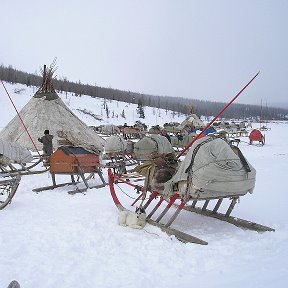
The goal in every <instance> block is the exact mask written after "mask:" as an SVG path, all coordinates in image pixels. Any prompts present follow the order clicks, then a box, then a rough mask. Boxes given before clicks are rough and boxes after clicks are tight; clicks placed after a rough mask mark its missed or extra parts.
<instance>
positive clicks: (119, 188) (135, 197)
mask: <svg viewBox="0 0 288 288" xmlns="http://www.w3.org/2000/svg"><path fill="white" fill-rule="evenodd" d="M114 184H115V185H116V186H117V187H118V188H119V189H120V191H121V192H122V193H123V194H125V195H126V196H127V197H129V198H130V199H133V200H135V199H137V198H136V197H135V198H134V197H132V196H130V195H129V194H127V193H125V192H124V191H123V189H122V188H121V187H120V186H119V185H118V184H116V183H114ZM148 198H149V197H148ZM148 198H146V199H148ZM146 199H144V200H146Z"/></svg>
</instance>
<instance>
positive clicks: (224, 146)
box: [163, 136, 256, 199]
mask: <svg viewBox="0 0 288 288" xmlns="http://www.w3.org/2000/svg"><path fill="white" fill-rule="evenodd" d="M208 139H209V140H208ZM198 149H199V150H198ZM197 150H198V151H197ZM196 151H197V152H196ZM192 158H193V159H194V161H193V163H192V165H190V164H191V160H192ZM245 160H246V159H245ZM246 161H247V160H246ZM247 163H248V161H247ZM248 165H249V167H250V170H251V172H247V171H246V169H245V167H244V165H243V163H242V162H241V160H240V158H239V156H238V155H236V153H235V152H234V151H233V150H232V148H231V147H230V146H229V144H228V143H227V142H225V141H224V140H222V139H220V138H212V137H208V136H205V137H203V138H201V139H199V140H197V141H195V143H193V145H192V146H191V148H190V150H189V152H188V153H187V155H186V156H185V158H184V160H183V161H182V162H181V163H180V165H179V167H178V168H177V172H176V173H175V174H174V175H173V177H172V178H171V179H170V180H169V181H167V182H165V184H164V192H163V193H164V194H166V195H172V194H173V193H174V190H175V187H177V190H178V192H179V193H180V194H190V195H191V196H192V197H193V198H198V199H201V198H203V199H205V198H214V197H215V198H216V197H220V196H223V197H226V196H228V195H230V196H233V195H244V194H246V193H247V192H250V193H252V192H253V189H254V186H255V180H256V170H255V169H254V168H253V167H252V165H251V164H250V163H248ZM189 166H190V167H189ZM188 167H189V168H190V169H187V168H188ZM188 175H189V178H188ZM187 179H188V181H187ZM187 184H188V189H187Z"/></svg>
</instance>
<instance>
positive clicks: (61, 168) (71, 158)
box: [33, 146, 106, 194]
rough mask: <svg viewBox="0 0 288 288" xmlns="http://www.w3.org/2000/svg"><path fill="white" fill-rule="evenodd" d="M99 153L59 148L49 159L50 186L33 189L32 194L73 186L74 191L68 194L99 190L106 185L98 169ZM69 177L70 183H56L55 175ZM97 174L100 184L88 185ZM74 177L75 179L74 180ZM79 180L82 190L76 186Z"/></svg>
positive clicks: (73, 148)
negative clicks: (81, 183)
mask: <svg viewBox="0 0 288 288" xmlns="http://www.w3.org/2000/svg"><path fill="white" fill-rule="evenodd" d="M99 155H100V153H98V154H97V153H95V152H92V151H88V150H86V149H84V148H83V147H75V146H61V147H59V148H58V149H57V150H56V151H55V152H54V153H53V154H52V155H51V156H50V159H49V171H50V173H51V176H52V185H49V186H44V187H39V188H36V189H33V191H34V192H41V191H45V190H52V189H55V188H58V187H63V186H69V185H73V186H76V189H75V190H72V191H69V192H68V193H69V194H75V193H78V192H85V191H87V190H88V189H91V188H101V187H104V186H105V185H106V182H105V180H104V177H103V174H102V171H101V168H100V157H99ZM57 174H58V175H69V176H70V177H71V182H65V183H59V184H57V183H56V175H57ZM87 174H88V175H87ZM95 174H97V175H98V176H99V178H100V180H101V182H102V183H101V184H97V185H92V186H91V185H89V183H88V180H90V179H92V178H95V177H94V176H95ZM75 177H76V179H75ZM80 179H81V180H82V181H83V183H84V184H85V187H84V188H78V187H77V184H78V183H80Z"/></svg>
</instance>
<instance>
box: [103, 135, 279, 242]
mask: <svg viewBox="0 0 288 288" xmlns="http://www.w3.org/2000/svg"><path fill="white" fill-rule="evenodd" d="M176 161H177V160H176V159H175V158H173V155H167V154H166V155H158V157H155V158H154V159H153V160H152V161H150V162H148V163H147V162H146V163H144V164H142V165H139V166H138V167H136V171H138V172H139V175H142V176H143V175H145V182H144V184H143V185H142V186H139V185H135V184H134V183H131V182H130V181H127V179H123V178H121V177H119V176H117V175H114V174H113V173H112V171H111V170H109V187H110V192H111V195H112V198H113V200H114V203H115V205H116V206H117V208H118V209H120V210H122V209H123V205H122V204H121V203H120V201H119V198H118V197H117V195H116V189H115V184H117V185H118V186H120V185H119V184H126V185H129V186H132V187H134V189H135V190H136V191H137V192H138V193H139V194H140V195H139V196H138V197H137V199H136V200H135V201H134V202H133V203H132V204H131V205H132V206H133V205H135V204H136V203H137V202H138V201H141V200H142V201H141V204H140V207H143V208H144V209H145V210H146V213H147V215H148V216H147V222H148V223H150V224H152V225H156V226H158V227H160V228H161V229H162V230H163V231H166V232H167V233H168V234H173V235H175V237H176V238H178V239H179V240H181V241H184V242H192V243H197V244H207V242H206V241H203V240H201V239H199V238H197V237H194V236H191V235H188V234H186V233H183V232H180V231H178V230H176V229H173V228H171V225H172V223H173V222H174V221H175V219H176V218H177V217H178V215H179V213H180V212H181V211H182V210H186V211H189V212H195V213H198V214H201V215H205V216H208V217H213V218H217V219H219V220H221V221H225V222H227V223H230V224H233V225H236V226H238V227H241V228H243V229H249V230H254V231H258V232H264V231H274V229H273V228H270V227H267V226H264V225H260V224H257V223H254V222H251V221H247V220H244V219H240V218H235V217H233V216H231V213H232V211H233V209H234V207H235V205H236V203H237V201H238V200H239V199H240V197H242V196H244V195H246V194H247V193H252V192H253V189H254V185H255V175H256V171H255V169H254V168H253V167H252V165H251V164H250V163H249V162H248V161H247V160H246V159H245V157H244V156H243V155H242V153H241V151H240V150H239V149H238V147H232V148H231V147H230V145H229V144H228V143H227V142H226V141H224V140H223V139H220V138H213V137H207V136H206V137H203V138H201V139H199V140H197V141H195V143H194V144H193V145H192V146H191V149H190V151H189V152H188V153H187V155H186V157H185V159H184V160H183V161H182V162H181V163H180V164H177V163H176ZM173 169H174V172H173ZM167 175H168V176H167ZM123 190H124V189H123ZM148 195H149V196H148ZM227 202H229V205H228V208H226V209H225V211H224V213H223V212H219V211H220V210H222V209H224V208H225V207H226V205H227ZM224 203H225V204H224ZM199 204H200V205H199ZM210 206H212V208H211V209H208V208H210ZM223 207H224V208H223ZM154 215H156V217H155V219H152V217H153V216H154ZM164 216H165V217H164ZM167 217H168V220H166V222H165V224H163V223H161V222H160V221H161V220H162V219H165V218H167ZM171 229H172V230H171Z"/></svg>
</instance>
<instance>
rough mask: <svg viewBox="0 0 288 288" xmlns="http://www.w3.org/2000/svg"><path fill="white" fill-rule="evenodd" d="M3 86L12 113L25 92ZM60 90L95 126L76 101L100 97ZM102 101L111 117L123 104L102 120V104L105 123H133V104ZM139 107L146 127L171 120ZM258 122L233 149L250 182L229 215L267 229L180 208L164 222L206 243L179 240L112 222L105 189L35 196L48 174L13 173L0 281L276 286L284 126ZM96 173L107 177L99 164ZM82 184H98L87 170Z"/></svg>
mask: <svg viewBox="0 0 288 288" xmlns="http://www.w3.org/2000/svg"><path fill="white" fill-rule="evenodd" d="M5 85H6V87H7V90H8V91H9V93H11V97H12V98H13V100H14V101H15V104H16V106H17V109H18V110H19V111H20V110H21V108H22V107H23V106H24V105H25V104H26V103H27V102H28V101H29V99H30V97H31V96H32V95H33V91H32V89H31V88H27V87H26V88H25V86H21V85H18V84H17V85H16V86H13V85H10V84H8V83H5ZM20 86H21V87H24V88H25V91H24V92H23V93H22V94H15V93H13V89H14V87H20ZM61 97H62V99H63V100H64V101H65V103H66V104H67V105H68V104H69V108H70V109H72V110H73V112H74V113H76V114H77V115H78V116H79V117H80V118H81V119H82V120H83V121H85V122H86V123H87V124H89V125H95V126H97V125H100V124H102V123H100V122H98V123H96V122H95V121H96V120H94V119H92V118H91V117H90V118H89V117H88V116H87V115H83V114H82V113H80V112H79V111H77V108H81V109H84V108H86V109H87V110H90V111H93V113H95V114H98V115H101V103H103V100H99V99H92V98H90V97H88V96H82V97H74V96H72V95H68V97H67V99H66V95H65V94H63V95H62V94H61ZM125 105H127V106H128V107H126V108H125ZM108 106H109V108H110V106H111V108H110V109H111V110H112V108H113V109H114V110H115V112H116V111H118V112H117V113H119V115H120V113H121V111H122V109H126V110H125V114H126V116H127V119H122V118H121V117H118V118H116V119H115V118H109V119H106V116H105V113H104V112H105V110H103V109H102V110H103V111H102V112H103V119H105V123H114V124H123V123H124V122H127V123H128V124H133V123H134V122H133V121H136V120H139V119H138V118H137V117H136V112H135V109H136V105H135V107H134V106H133V104H130V105H129V104H123V103H120V102H118V104H117V103H116V102H113V101H112V102H108ZM133 110H134V112H133ZM0 111H1V120H0V129H1V128H2V127H4V126H5V125H6V124H7V123H8V121H9V120H11V119H12V117H14V116H15V111H14V110H13V107H12V105H11V103H10V104H9V99H8V97H7V95H6V94H5V91H4V90H3V89H2V87H1V89H0ZM154 111H155V109H154ZM156 112H159V111H157V109H156ZM145 114H146V118H145V119H144V121H145V123H147V124H149V125H152V124H156V122H157V124H159V125H162V124H163V123H165V122H170V121H171V119H172V116H171V114H169V113H168V114H167V115H166V113H165V111H163V110H161V111H160V114H161V118H160V117H158V114H157V113H156V115H155V114H153V109H152V108H147V107H146V108H145ZM184 118H185V117H184V116H183V115H182V116H181V118H179V119H178V118H175V119H172V120H173V122H176V121H177V122H181V121H182V120H184ZM140 120H141V119H140ZM258 127H259V124H255V123H253V128H258ZM268 127H269V128H271V130H269V131H265V132H264V134H265V137H266V144H265V145H264V146H263V147H260V146H256V145H248V143H247V142H248V139H247V138H241V139H242V140H243V141H242V142H241V143H240V144H239V148H240V149H241V151H242V152H243V154H244V156H245V157H246V158H247V159H248V160H249V162H250V163H251V164H252V165H253V167H255V169H256V171H257V180H256V187H255V190H254V193H253V194H249V195H245V196H244V197H242V198H241V201H240V203H237V204H236V206H235V209H234V210H233V212H232V215H233V216H236V217H240V218H243V219H247V220H250V221H255V222H257V223H260V224H263V225H266V226H270V227H273V228H274V229H275V232H264V233H257V232H254V231H248V230H242V229H240V228H237V227H235V226H233V225H231V224H228V223H224V222H221V221H219V220H216V219H210V218H208V217H205V216H200V215H194V214H192V213H189V212H186V211H182V212H181V213H180V215H179V216H178V218H177V219H176V221H175V222H174V223H173V225H172V227H174V228H176V229H179V230H181V231H183V232H186V233H189V234H191V235H193V236H196V237H199V238H201V239H203V240H205V241H207V242H208V243H209V244H208V245H205V246H202V245H197V244H190V243H188V244H184V243H182V242H180V241H178V240H177V239H176V238H175V237H173V236H168V235H167V234H165V233H164V232H162V231H161V230H160V229H159V228H157V227H154V226H151V225H149V224H147V225H146V227H145V229H144V230H135V229H131V228H126V227H121V226H119V225H118V224H117V217H118V215H119V212H118V210H117V208H116V206H115V205H114V203H113V201H112V198H111V195H110V191H109V188H108V186H106V187H104V188H100V189H90V190H89V191H87V192H86V193H84V194H83V193H77V194H74V195H70V194H68V193H67V191H69V190H71V187H67V186H66V187H62V188H58V189H54V190H48V191H43V192H40V193H35V192H32V190H33V189H34V188H38V187H42V186H46V185H51V184H52V180H51V176H50V174H49V173H43V174H39V175H29V176H23V177H22V179H21V183H20V186H19V188H18V190H17V193H16V195H15V196H14V198H13V200H12V203H11V204H10V205H8V206H7V207H6V208H5V209H4V210H1V211H0V215H1V230H0V247H1V249H0V287H7V286H8V284H9V283H10V282H11V281H12V280H14V279H15V280H17V281H18V282H19V283H20V285H21V287H24V288H35V287H41V288H48V287H49V288H51V287H61V288H66V287H67V288H68V287H69V288H71V287H77V288H78V287H139V288H145V287H158V288H162V287H163V288H164V287H165V288H166V287H203V288H206V287H207V288H208V287H211V288H212V287H213V288H214V287H216V288H218V287H233V288H235V287H236V288H237V287H239V288H240V287H241V288H243V287H245V288H247V287H251V288H252V287H253V288H254V287H261V288H263V287H265V288H266V287H273V288H277V287H281V288H282V287H285V284H286V283H287V281H288V224H287V219H288V212H287V207H288V206H287V204H288V201H287V200H288V196H287V194H286V189H285V186H286V185H285V184H286V182H285V179H286V177H287V170H288V161H287V160H288V146H287V141H288V133H287V132H286V131H288V123H285V122H277V123H276V122H275V123H268ZM103 172H104V177H105V179H106V180H107V171H106V170H105V169H104V170H103ZM67 177H68V176H66V175H62V176H60V175H56V180H57V181H58V182H59V183H61V181H63V182H64V181H69V178H67ZM92 181H94V182H95V183H97V181H98V182H99V183H100V179H98V178H97V177H96V178H95V179H94V180H92ZM78 185H79V187H80V188H81V187H82V186H81V185H82V184H81V185H80V184H78ZM125 186H127V185H125ZM125 186H121V187H123V188H122V189H123V190H124V191H123V192H125V193H132V194H133V193H134V190H133V189H132V188H128V187H125ZM118 196H119V198H120V200H121V201H122V202H123V203H124V204H125V206H126V207H129V205H130V204H131V202H132V201H133V200H132V199H130V198H128V197H126V196H125V195H124V193H122V192H121V191H119V194H118ZM208 208H209V207H208ZM131 209H133V208H131ZM169 215H171V214H169ZM169 215H168V216H169ZM165 219H166V218H165ZM165 219H164V220H163V221H165ZM167 219H168V218H167ZM286 285H287V284H286Z"/></svg>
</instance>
